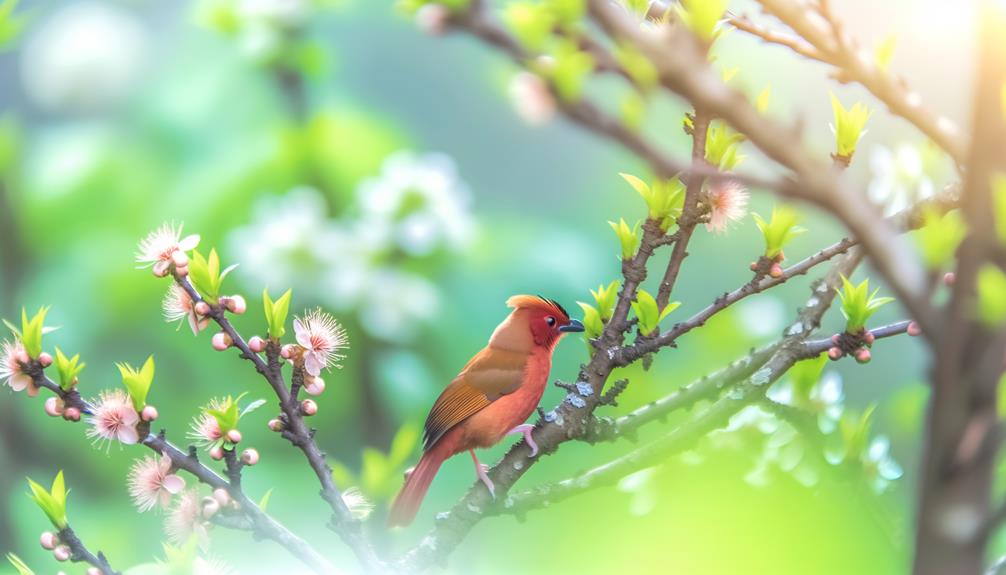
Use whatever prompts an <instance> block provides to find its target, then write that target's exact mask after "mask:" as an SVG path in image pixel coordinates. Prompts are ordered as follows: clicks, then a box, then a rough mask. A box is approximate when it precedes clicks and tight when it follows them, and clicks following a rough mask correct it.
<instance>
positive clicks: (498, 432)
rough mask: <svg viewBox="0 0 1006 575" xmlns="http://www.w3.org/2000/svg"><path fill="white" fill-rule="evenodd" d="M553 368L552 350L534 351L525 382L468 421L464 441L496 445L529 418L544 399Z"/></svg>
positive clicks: (528, 364) (530, 358)
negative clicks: (547, 351) (544, 351)
mask: <svg viewBox="0 0 1006 575" xmlns="http://www.w3.org/2000/svg"><path fill="white" fill-rule="evenodd" d="M551 368H552V357H551V354H550V353H532V354H530V356H529V357H528V362H527V367H526V368H525V371H524V379H523V381H522V383H521V386H520V387H519V388H518V389H517V390H516V391H514V392H513V393H510V394H507V395H504V396H503V397H500V398H499V399H497V400H496V401H494V402H492V403H491V404H490V405H488V406H486V408H485V409H483V410H481V411H479V412H478V413H476V414H475V415H473V416H471V417H470V418H469V419H468V420H467V421H466V422H465V424H464V425H465V433H464V441H463V443H464V444H466V445H467V446H468V447H473V448H483V447H491V446H493V445H496V444H497V443H499V442H500V440H502V439H503V437H504V436H505V435H506V434H507V432H509V431H510V430H511V429H513V428H514V427H516V426H518V425H520V424H522V423H524V422H525V421H527V418H528V417H530V416H531V414H532V413H534V410H535V408H536V407H538V404H539V403H540V402H541V396H542V394H544V393H545V386H546V385H547V383H548V374H549V371H550V370H551Z"/></svg>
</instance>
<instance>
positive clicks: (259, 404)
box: [238, 399, 266, 419]
mask: <svg viewBox="0 0 1006 575" xmlns="http://www.w3.org/2000/svg"><path fill="white" fill-rule="evenodd" d="M265 403H266V402H265V400H264V399H256V400H255V401H253V402H251V403H249V404H248V405H246V406H245V408H244V409H242V410H241V415H239V416H238V419H241V418H242V417H244V416H246V415H248V414H249V413H251V412H253V411H255V410H256V409H258V408H260V407H262V406H263V405H265Z"/></svg>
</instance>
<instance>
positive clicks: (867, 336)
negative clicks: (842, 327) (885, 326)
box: [863, 330, 877, 345]
mask: <svg viewBox="0 0 1006 575" xmlns="http://www.w3.org/2000/svg"><path fill="white" fill-rule="evenodd" d="M875 341H877V336H875V335H873V332H872V331H869V330H867V331H864V332H863V342H864V343H865V344H866V345H873V342H875Z"/></svg>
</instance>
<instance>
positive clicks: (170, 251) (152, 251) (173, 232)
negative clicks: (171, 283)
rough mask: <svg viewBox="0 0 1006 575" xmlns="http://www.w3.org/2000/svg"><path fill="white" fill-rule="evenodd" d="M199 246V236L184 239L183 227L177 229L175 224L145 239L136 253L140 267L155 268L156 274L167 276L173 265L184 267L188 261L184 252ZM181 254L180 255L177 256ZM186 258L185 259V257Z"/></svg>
mask: <svg viewBox="0 0 1006 575" xmlns="http://www.w3.org/2000/svg"><path fill="white" fill-rule="evenodd" d="M198 245H199V236H198V235H195V234H193V235H189V236H185V237H184V238H183V237H182V226H178V228H177V229H176V228H175V225H174V224H167V223H166V224H164V225H162V226H161V227H160V228H158V229H156V230H154V231H152V232H150V233H149V234H147V237H145V238H143V240H142V241H141V242H140V245H139V247H138V251H137V252H136V263H138V264H141V265H140V266H139V267H141V268H146V267H150V266H154V274H155V275H158V276H163V275H166V274H167V272H168V269H169V268H170V266H171V265H172V264H176V265H179V266H184V265H185V264H183V263H182V262H186V263H187V261H188V258H187V256H185V253H184V252H187V251H189V250H192V249H195V247H196V246H198ZM176 252H181V253H180V255H177V256H176V255H175V253H176ZM183 256H185V257H183Z"/></svg>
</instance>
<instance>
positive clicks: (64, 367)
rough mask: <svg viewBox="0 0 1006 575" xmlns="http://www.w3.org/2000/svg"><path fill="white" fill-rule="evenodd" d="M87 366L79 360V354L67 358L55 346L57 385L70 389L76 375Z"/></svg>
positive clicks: (64, 389) (74, 383) (66, 389)
mask: <svg viewBox="0 0 1006 575" xmlns="http://www.w3.org/2000/svg"><path fill="white" fill-rule="evenodd" d="M86 366H87V364H86V363H81V362H80V354H79V353H78V354H77V355H75V356H73V357H71V358H67V357H66V355H64V354H63V351H62V350H61V349H59V348H58V347H57V348H56V370H57V371H59V387H60V388H62V389H63V391H70V390H71V389H73V386H74V385H76V380H77V376H78V375H80V372H81V371H83V370H84V368H85V367H86Z"/></svg>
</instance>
